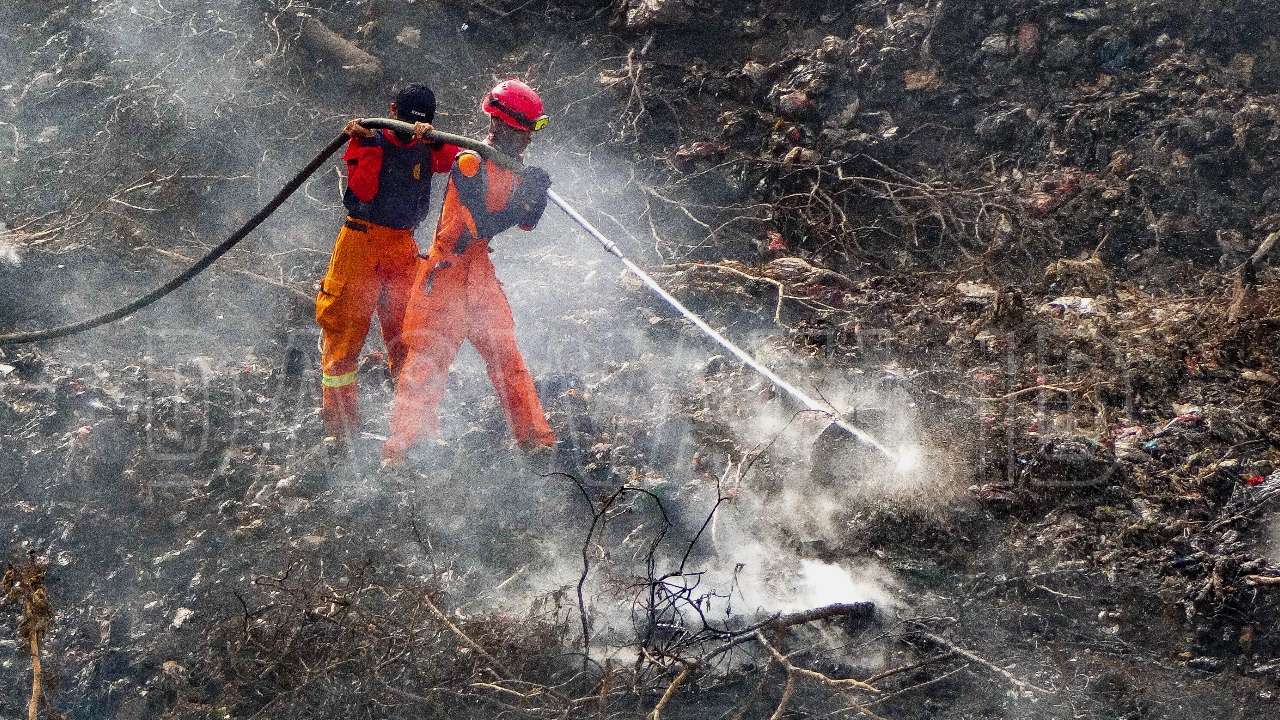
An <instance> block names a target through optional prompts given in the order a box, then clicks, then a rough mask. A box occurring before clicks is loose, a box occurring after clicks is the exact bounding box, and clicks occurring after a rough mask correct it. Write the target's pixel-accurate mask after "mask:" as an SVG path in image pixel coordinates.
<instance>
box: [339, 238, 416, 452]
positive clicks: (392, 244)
mask: <svg viewBox="0 0 1280 720" xmlns="http://www.w3.org/2000/svg"><path fill="white" fill-rule="evenodd" d="M417 257H418V244H417V243H416V242H415V241H414V239H413V231H412V230H402V229H397V228H389V227H385V226H382V225H375V224H374V223H370V222H366V221H364V220H357V219H355V218H347V221H346V223H344V224H343V226H342V230H341V231H340V232H339V233H338V240H337V242H336V243H335V244H334V248H333V256H332V257H331V258H330V259H329V271H328V273H326V274H325V277H324V282H323V283H321V285H320V294H319V295H318V296H317V297H316V322H317V323H319V325H320V352H321V356H322V357H321V371H322V373H323V375H322V377H321V383H322V384H323V387H324V389H323V400H322V403H321V410H320V415H321V417H322V418H323V420H324V426H325V432H326V433H327V434H329V435H334V436H337V437H339V438H342V439H348V438H350V437H352V436H353V435H354V434H355V433H356V432H357V431H358V430H359V426H360V413H359V406H358V403H357V398H356V363H357V362H358V361H359V359H360V351H361V349H362V348H363V347H364V341H365V337H366V336H367V335H368V334H369V324H370V323H371V322H372V320H373V313H374V311H377V313H378V322H379V324H381V325H382V340H383V342H384V343H385V344H386V346H387V359H388V362H389V363H390V365H391V374H392V377H395V376H397V375H398V374H399V372H400V371H401V369H402V368H403V367H404V363H405V357H406V349H405V346H404V343H403V342H401V339H400V338H401V334H402V330H403V328H404V316H405V307H406V303H407V301H408V299H409V290H410V288H411V287H412V283H413V273H414V269H415V265H416V261H417Z"/></svg>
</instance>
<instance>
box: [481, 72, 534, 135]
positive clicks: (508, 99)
mask: <svg viewBox="0 0 1280 720" xmlns="http://www.w3.org/2000/svg"><path fill="white" fill-rule="evenodd" d="M481 108H482V109H483V110H484V111H485V112H487V113H489V114H490V115H492V116H494V117H496V118H498V119H500V120H502V122H504V123H506V124H508V125H510V126H511V127H513V128H515V129H517V130H524V131H526V132H530V131H533V130H541V129H542V128H544V127H546V126H547V120H548V119H547V116H546V115H543V114H542V98H540V97H538V93H536V92H534V91H533V88H531V87H529V86H528V85H525V84H524V83H522V82H520V81H519V80H503V81H502V82H500V83H498V84H497V85H495V86H494V87H493V89H492V90H490V91H489V94H488V95H486V96H485V97H484V103H483V104H482V105H481Z"/></svg>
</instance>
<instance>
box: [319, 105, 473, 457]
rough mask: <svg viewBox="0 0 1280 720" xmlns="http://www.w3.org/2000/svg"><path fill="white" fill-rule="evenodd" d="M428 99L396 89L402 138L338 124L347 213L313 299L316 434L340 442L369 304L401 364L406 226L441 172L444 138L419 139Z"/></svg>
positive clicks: (447, 162) (352, 415)
mask: <svg viewBox="0 0 1280 720" xmlns="http://www.w3.org/2000/svg"><path fill="white" fill-rule="evenodd" d="M435 109H436V100H435V95H434V94H433V93H432V92H431V88H429V87H427V86H426V85H410V86H408V87H406V88H404V89H403V90H401V91H400V92H399V93H397V95H396V100H395V102H394V103H392V104H391V116H392V117H395V118H397V119H400V120H403V121H405V122H411V123H414V132H413V135H412V136H409V135H403V134H398V133H396V132H393V131H391V130H382V131H374V130H370V129H368V128H364V127H361V126H360V124H359V123H358V121H356V120H352V121H351V122H349V123H347V127H346V130H345V132H346V133H347V134H348V135H350V136H351V140H350V141H349V142H348V143H347V151H346V154H345V155H343V160H345V161H346V164H347V189H346V192H345V194H344V195H343V204H344V205H345V206H346V208H347V219H346V222H344V223H343V225H342V230H341V231H340V232H339V233H338V239H337V242H336V243H335V244H334V248H333V256H332V257H331V258H330V260H329V271H328V273H327V274H326V275H325V278H324V282H323V283H321V285H320V293H319V295H318V296H317V297H316V322H318V323H319V324H320V349H321V353H322V355H323V357H322V360H321V363H322V372H323V376H322V378H321V382H322V384H323V400H322V407H321V416H322V418H323V420H324V426H325V434H326V435H328V436H331V437H335V438H336V439H337V440H338V441H339V442H340V443H341V444H346V443H348V442H350V440H351V438H352V436H353V435H354V434H355V433H356V432H357V431H358V430H359V422H360V419H359V417H360V416H359V410H358V405H357V401H356V363H357V361H358V360H359V358H360V350H361V348H363V347H364V341H365V336H366V335H367V334H368V333H369V325H370V322H371V320H372V318H373V313H374V311H375V310H376V311H377V313H378V321H379V323H380V324H381V325H382V339H383V342H384V343H385V344H386V346H387V360H388V363H389V364H390V366H391V374H392V377H395V376H397V375H398V374H399V373H400V371H401V369H402V368H403V367H404V361H405V347H404V343H402V342H401V340H400V335H401V330H402V326H403V323H404V314H405V304H406V302H407V300H408V297H409V289H410V283H412V281H413V274H414V269H415V263H416V261H417V256H418V245H417V243H416V242H415V241H414V239H413V230H414V228H416V227H417V226H418V224H419V223H421V222H422V220H423V219H425V218H426V216H427V213H428V211H429V209H430V208H429V203H430V199H431V175H432V173H444V172H448V171H449V168H450V167H452V165H453V160H454V158H455V157H456V156H457V154H458V148H457V147H455V146H453V145H445V144H437V143H427V142H424V141H423V140H422V135H423V133H426V132H428V131H430V130H431V124H430V123H431V120H432V118H433V117H434V116H435Z"/></svg>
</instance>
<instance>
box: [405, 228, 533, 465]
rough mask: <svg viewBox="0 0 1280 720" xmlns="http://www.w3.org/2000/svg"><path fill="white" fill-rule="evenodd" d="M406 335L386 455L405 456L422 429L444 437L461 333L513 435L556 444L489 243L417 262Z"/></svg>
mask: <svg viewBox="0 0 1280 720" xmlns="http://www.w3.org/2000/svg"><path fill="white" fill-rule="evenodd" d="M437 245H438V246H439V245H440V244H439V243H437ZM402 339H403V341H404V343H405V344H406V345H407V346H408V349H409V357H408V359H407V360H406V362H405V366H404V369H403V370H401V371H400V379H399V382H398V383H397V384H396V398H395V404H394V406H393V408H392V412H391V437H390V438H389V439H388V440H387V444H386V446H385V449H384V452H383V454H384V455H385V456H387V457H389V458H394V457H400V456H403V454H404V453H405V452H406V451H407V450H408V449H409V448H410V447H412V446H413V444H414V443H415V442H416V441H417V439H418V437H419V435H422V434H425V435H427V436H429V437H432V438H435V439H438V438H439V437H440V418H439V411H438V408H439V405H440V399H441V397H443V396H444V390H445V385H446V383H447V381H448V379H449V366H450V365H452V364H453V359H454V356H455V355H456V354H457V352H458V348H460V347H461V346H462V341H463V340H464V339H466V340H469V341H470V342H471V344H472V345H474V346H475V348H476V350H477V351H479V353H480V356H481V357H482V358H484V362H485V365H486V366H487V370H488V373H489V380H490V381H491V382H492V383H493V388H494V390H495V391H496V392H497V393H498V399H499V400H500V401H501V402H502V407H503V409H504V410H505V411H506V415H507V422H508V423H509V424H510V426H511V432H512V434H513V435H515V438H516V442H517V443H519V445H520V446H521V447H522V448H526V449H529V448H534V447H537V446H540V445H541V446H551V445H553V444H555V440H556V438H555V433H553V432H552V431H551V427H550V426H549V425H548V424H547V419H546V416H545V415H544V414H543V411H542V403H541V402H539V401H538V393H537V390H536V389H535V388H534V386H533V377H532V376H530V374H529V369H528V367H526V366H525V362H524V357H523V356H522V355H521V354H520V349H519V348H518V347H517V346H516V337H515V322H514V321H513V320H512V317H511V306H510V305H509V304H508V303H507V296H506V293H504V292H503V291H502V284H501V283H499V282H498V277H497V275H496V274H495V273H494V269H493V262H492V261H491V260H490V259H489V246H488V243H486V242H484V241H476V242H473V243H471V244H470V245H469V246H468V247H467V248H466V250H465V251H463V252H462V253H461V254H453V253H444V252H438V251H437V250H436V249H434V248H433V249H432V252H431V255H430V256H429V257H428V258H427V259H426V260H424V261H422V262H420V263H419V266H418V274H417V278H416V279H415V280H414V285H413V294H412V295H411V296H410V299H409V310H408V314H407V315H406V317H405V331H404V335H403V336H402Z"/></svg>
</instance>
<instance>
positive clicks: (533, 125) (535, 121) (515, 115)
mask: <svg viewBox="0 0 1280 720" xmlns="http://www.w3.org/2000/svg"><path fill="white" fill-rule="evenodd" d="M487 102H488V103H489V107H492V108H494V109H495V110H498V111H500V112H502V113H503V114H505V115H507V116H508V117H510V118H511V119H513V120H515V121H516V122H518V123H520V124H521V125H522V126H524V127H523V129H524V130H526V131H528V132H536V131H538V130H541V129H542V128H544V127H546V126H547V124H548V123H550V122H551V118H549V117H547V116H546V115H539V116H538V117H537V118H530V117H529V116H528V115H525V114H524V113H522V112H520V111H519V110H516V109H514V108H512V107H511V106H509V105H507V104H505V103H503V102H502V101H501V100H499V99H498V98H496V97H494V96H493V95H490V96H489V98H488V101H487Z"/></svg>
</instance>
